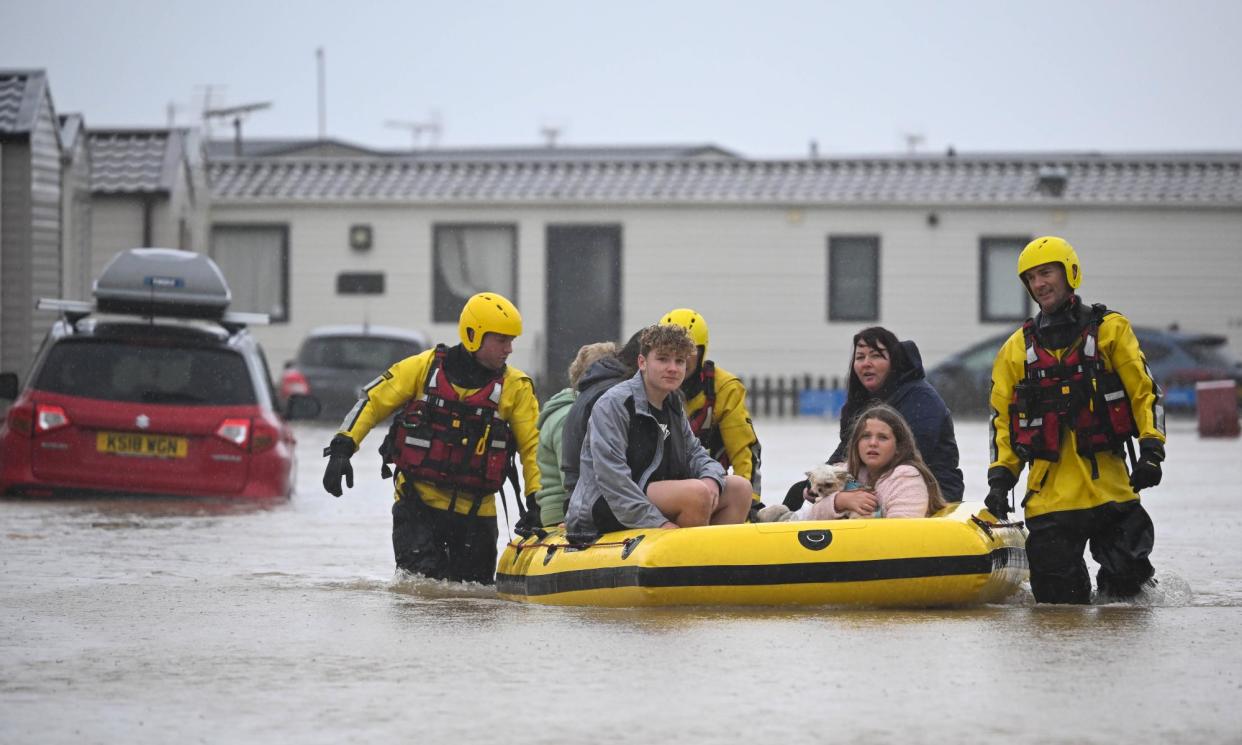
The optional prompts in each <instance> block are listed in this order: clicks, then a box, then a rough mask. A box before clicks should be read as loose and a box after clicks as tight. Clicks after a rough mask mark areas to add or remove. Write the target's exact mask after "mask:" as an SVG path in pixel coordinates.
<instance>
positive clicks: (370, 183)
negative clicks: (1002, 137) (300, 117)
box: [209, 148, 1242, 383]
mask: <svg viewBox="0 0 1242 745" xmlns="http://www.w3.org/2000/svg"><path fill="white" fill-rule="evenodd" d="M619 153H620V154H619ZM648 156H649V157H644V156H641V155H634V154H631V155H630V156H628V157H627V156H626V155H625V154H624V153H621V152H620V151H617V152H613V153H612V154H608V151H600V152H595V153H582V152H579V153H573V152H570V153H565V152H562V151H559V150H552V151H549V150H544V151H542V152H541V151H525V153H524V154H514V153H513V152H511V151H509V152H508V153H507V154H505V155H497V156H495V157H492V158H487V157H480V156H479V155H478V154H476V155H474V156H473V157H464V156H462V155H456V156H454V155H452V154H444V153H439V154H436V153H433V154H426V155H421V156H410V155H408V154H407V155H405V156H404V157H389V158H375V157H368V158H348V157H346V158H339V157H338V158H297V157H284V158H263V157H242V158H233V159H229V160H225V161H219V162H214V163H211V164H210V165H209V177H210V183H211V189H212V204H211V213H210V223H211V231H212V232H211V249H210V250H211V252H212V254H213V255H214V256H215V258H216V259H217V261H219V262H220V263H221V265H222V266H224V267H225V271H226V274H228V275H229V278H230V281H231V282H233V283H234V288H235V292H237V291H238V290H240V292H239V293H238V294H239V295H240V296H241V297H243V298H246V300H245V302H246V303H247V304H248V307H239V308H238V309H239V310H259V311H267V312H271V313H273V315H274V317H275V318H276V319H277V321H278V323H277V324H276V325H274V326H272V327H270V328H267V329H263V330H261V331H260V332H259V333H260V335H261V336H262V337H263V341H264V343H265V344H266V345H267V346H268V348H269V351H270V352H271V354H272V356H273V358H274V361H277V362H278V361H279V360H281V359H284V358H287V357H289V356H291V355H292V353H293V352H294V351H295V349H296V345H297V343H298V341H299V339H300V338H301V336H302V335H303V334H304V333H305V331H306V330H307V329H309V328H311V327H312V326H316V325H320V324H327V323H333V322H342V321H350V322H360V321H363V320H367V319H369V320H370V321H372V322H375V323H386V324H399V325H404V326H409V327H414V328H419V329H422V330H425V331H427V332H429V333H430V334H431V336H432V337H433V338H435V339H438V340H444V341H450V342H451V341H453V340H454V339H455V338H456V317H457V310H458V309H459V308H460V303H461V300H462V299H463V298H464V297H466V296H469V295H470V294H471V293H472V292H474V291H475V290H477V289H480V288H487V289H492V290H496V291H499V292H502V293H504V294H507V295H509V296H510V297H511V298H512V299H513V300H514V301H515V302H516V303H517V304H518V307H519V308H520V309H521V310H522V313H523V317H524V320H525V324H526V332H525V333H524V334H523V338H522V339H521V340H519V342H518V344H517V345H516V351H515V354H514V359H513V361H514V363H515V364H516V365H518V366H519V367H522V368H523V369H526V370H527V371H528V372H531V373H533V374H535V375H536V376H537V377H541V378H544V379H545V380H546V381H547V382H549V383H550V382H553V381H551V380H548V378H550V377H551V378H559V377H560V376H561V375H563V372H562V371H563V370H564V367H565V364H566V363H567V361H568V359H569V357H570V356H572V354H573V352H574V351H575V350H576V349H577V347H578V345H579V344H582V343H585V342H589V341H596V340H599V339H604V338H624V337H626V336H628V334H629V333H630V332H632V331H633V330H636V329H637V328H639V327H640V326H642V325H645V324H648V323H652V322H654V321H656V320H657V319H658V318H659V316H660V315H661V314H662V313H663V312H665V311H667V310H669V309H671V308H675V307H679V306H689V307H693V308H696V309H697V310H699V311H700V312H701V313H703V315H704V316H705V317H706V318H707V321H708V324H709V326H710V328H711V351H710V356H711V357H713V358H715V359H716V360H718V361H719V362H720V363H721V364H722V365H723V366H725V367H726V368H728V369H730V370H731V371H734V372H736V373H739V374H744V375H790V374H798V375H801V374H804V373H813V374H815V375H821V374H827V375H830V376H831V375H840V374H843V373H844V372H845V369H846V364H847V359H848V355H849V349H848V345H849V341H850V338H851V336H852V335H853V334H854V333H855V332H856V331H857V330H858V329H860V328H862V327H864V326H870V325H876V324H879V325H884V326H887V327H889V328H891V329H892V330H893V331H894V332H896V333H897V334H898V336H900V337H902V338H912V339H915V340H916V341H918V343H919V345H920V347H921V348H922V350H923V354H924V359H925V361H926V362H928V363H929V364H930V363H934V362H936V361H937V360H938V359H940V358H941V357H943V356H944V355H946V354H948V353H950V352H952V351H954V350H955V349H957V348H959V347H961V346H963V345H965V344H966V343H968V342H971V341H974V340H976V339H979V338H982V337H984V336H986V335H989V334H993V333H995V332H997V331H998V330H1000V329H1004V328H1012V327H1014V326H1015V325H1016V324H1017V323H1018V322H1019V321H1020V320H1021V319H1022V318H1025V317H1026V316H1027V315H1028V314H1029V312H1030V311H1031V305H1030V303H1029V301H1028V300H1027V298H1026V295H1025V293H1024V291H1023V290H1022V288H1021V286H1020V285H1019V283H1018V281H1017V278H1016V276H1015V269H1014V267H1015V262H1016V257H1017V253H1018V251H1019V250H1020V249H1021V248H1022V246H1023V245H1024V244H1025V243H1026V242H1027V241H1028V240H1029V239H1031V238H1032V237H1035V236H1038V235H1041V234H1048V233H1051V234H1059V235H1063V236H1065V237H1066V238H1067V239H1069V240H1070V241H1071V242H1072V243H1073V244H1075V245H1076V246H1077V248H1078V249H1079V254H1080V256H1081V258H1082V262H1083V267H1084V281H1083V286H1082V288H1081V291H1082V294H1083V296H1084V297H1085V298H1086V299H1088V300H1090V301H1103V302H1106V303H1107V304H1108V305H1109V306H1110V307H1114V308H1117V309H1118V310H1121V311H1123V312H1125V313H1126V314H1127V315H1129V316H1130V317H1131V318H1132V319H1133V320H1134V321H1135V322H1136V323H1141V324H1146V325H1154V326H1163V325H1167V324H1172V323H1177V324H1180V326H1181V327H1182V328H1185V329H1194V330H1199V331H1210V332H1217V333H1223V334H1226V335H1230V336H1232V337H1233V338H1232V342H1233V344H1234V348H1235V349H1237V348H1239V347H1242V294H1240V293H1238V291H1237V285H1238V284H1239V282H1240V281H1242V154H1240V153H1223V154H1142V155H1124V154H1035V155H1020V154H1002V155H986V156H985V155H969V156H968V155H954V154H947V155H944V156H907V157H877V158H832V159H809V160H779V161H772V160H764V161H757V160H744V159H740V158H737V157H733V156H732V155H731V154H729V153H727V151H722V150H719V149H718V148H707V149H699V150H697V151H695V150H684V151H682V152H678V153H673V154H670V153H669V152H663V153H656V154H654V155H652V154H648Z"/></svg>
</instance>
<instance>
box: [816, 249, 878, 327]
mask: <svg viewBox="0 0 1242 745" xmlns="http://www.w3.org/2000/svg"><path fill="white" fill-rule="evenodd" d="M843 241H866V242H868V243H870V245H871V247H872V256H871V258H872V267H871V269H872V275H873V278H872V291H873V297H874V308H873V310H872V311H871V312H870V313H855V314H843V313H840V312H835V311H834V308H833V301H832V294H833V293H832V278H833V277H834V276H836V271H835V267H834V263H833V258H832V254H833V244H834V243H840V242H843ZM880 250H881V241H880V234H879V233H830V234H829V235H828V244H827V247H826V252H825V257H826V259H825V261H826V269H827V273H826V275H825V277H824V280H825V287H824V291H825V295H826V296H827V298H826V299H827V308H826V314H827V319H828V322H829V323H838V322H849V323H857V322H860V321H864V322H865V321H877V322H878V321H879V320H880V290H881V277H880Z"/></svg>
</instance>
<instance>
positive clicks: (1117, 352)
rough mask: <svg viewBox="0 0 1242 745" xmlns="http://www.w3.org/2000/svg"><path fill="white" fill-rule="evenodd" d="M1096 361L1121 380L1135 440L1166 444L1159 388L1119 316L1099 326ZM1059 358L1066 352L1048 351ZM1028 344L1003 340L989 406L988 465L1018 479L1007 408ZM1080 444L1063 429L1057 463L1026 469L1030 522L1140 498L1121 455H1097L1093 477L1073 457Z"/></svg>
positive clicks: (1086, 464) (1019, 337) (1084, 462)
mask: <svg viewBox="0 0 1242 745" xmlns="http://www.w3.org/2000/svg"><path fill="white" fill-rule="evenodd" d="M1098 344H1099V354H1100V360H1101V361H1102V362H1103V363H1104V368H1105V370H1106V371H1115V372H1116V373H1117V374H1118V375H1120V376H1121V381H1122V384H1123V385H1124V386H1125V389H1126V395H1127V396H1129V398H1130V407H1131V409H1132V410H1133V412H1134V423H1135V425H1136V426H1137V428H1138V436H1139V439H1140V440H1142V439H1147V438H1151V439H1155V440H1159V441H1160V442H1164V441H1165V434H1164V402H1163V400H1162V397H1161V392H1160V389H1159V387H1158V386H1157V385H1156V382H1155V380H1154V379H1153V378H1152V375H1151V370H1150V369H1148V367H1147V360H1146V359H1145V358H1144V357H1143V351H1142V349H1140V348H1139V343H1138V338H1137V337H1135V335H1134V330H1133V329H1132V328H1130V322H1129V321H1128V320H1127V319H1126V318H1125V316H1123V315H1121V314H1120V313H1110V314H1108V315H1107V316H1105V317H1104V320H1102V321H1101V322H1100V335H1099V340H1098ZM1049 351H1050V352H1052V354H1053V355H1054V356H1056V357H1057V358H1058V359H1061V358H1062V356H1063V355H1064V353H1065V351H1066V350H1065V349H1054V350H1049ZM1025 360H1026V343H1025V339H1024V337H1023V333H1022V329H1018V330H1017V331H1015V332H1014V333H1013V335H1011V336H1010V337H1009V339H1007V340H1006V341H1005V343H1004V345H1002V346H1001V349H1000V351H999V352H998V353H997V355H996V362H995V363H994V364H993V366H992V393H991V399H990V406H991V417H992V418H991V422H990V433H989V434H990V436H991V444H990V446H991V453H990V457H991V465H990V466H989V468H995V467H997V466H1003V467H1005V468H1007V469H1008V470H1009V472H1010V473H1012V474H1015V475H1020V474H1021V473H1022V467H1023V465H1024V463H1023V461H1022V460H1021V459H1019V458H1018V456H1017V455H1016V454H1015V453H1014V451H1013V448H1012V447H1011V446H1010V441H1009V403H1010V401H1011V400H1012V398H1013V389H1014V386H1015V385H1016V384H1017V383H1018V382H1019V381H1021V380H1022V379H1023V378H1024V377H1025V375H1026V369H1025V366H1024V363H1025ZM1077 447H1078V441H1077V438H1076V437H1075V435H1074V432H1073V430H1072V429H1070V428H1068V427H1066V428H1065V429H1064V432H1063V437H1062V440H1061V447H1060V459H1059V460H1058V461H1056V462H1051V461H1047V460H1040V459H1037V460H1035V461H1034V462H1032V463H1031V464H1030V472H1029V473H1028V474H1027V484H1026V492H1025V497H1024V498H1023V500H1022V501H1023V503H1024V505H1025V507H1026V517H1027V518H1028V519H1029V518H1032V517H1037V516H1039V515H1043V514H1047V513H1049V512H1064V511H1066V510H1082V509H1091V508H1093V507H1098V506H1100V505H1102V504H1105V503H1107V502H1128V501H1131V500H1134V499H1138V495H1137V494H1135V493H1134V490H1133V489H1131V488H1130V477H1129V473H1128V471H1127V470H1126V462H1125V456H1124V454H1117V453H1112V452H1101V453H1097V454H1096V456H1095V457H1096V461H1097V464H1098V466H1099V478H1095V479H1093V478H1091V461H1090V459H1088V458H1085V457H1083V456H1080V455H1079V454H1078V452H1077Z"/></svg>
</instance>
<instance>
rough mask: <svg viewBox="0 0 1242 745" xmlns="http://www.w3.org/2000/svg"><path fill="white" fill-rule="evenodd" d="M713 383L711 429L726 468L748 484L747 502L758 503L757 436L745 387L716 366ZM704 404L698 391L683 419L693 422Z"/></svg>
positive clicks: (700, 392)
mask: <svg viewBox="0 0 1242 745" xmlns="http://www.w3.org/2000/svg"><path fill="white" fill-rule="evenodd" d="M715 381H716V404H715V407H714V410H713V412H712V423H711V425H712V427H714V428H716V429H717V430H719V432H720V439H721V441H722V442H723V443H724V450H725V454H726V455H728V457H729V465H730V466H732V467H733V475H735V476H741V477H742V478H744V479H746V480H747V481H749V482H750V491H751V499H752V500H753V501H755V502H758V501H759V495H760V493H761V490H762V486H763V484H762V480H761V477H760V474H759V468H760V449H759V436H758V435H756V434H755V427H754V425H753V424H752V423H751V420H750V411H749V410H747V408H746V386H745V385H743V384H742V381H741V380H740V379H739V378H738V377H737V376H736V375H734V374H733V373H731V372H729V371H728V370H724V369H722V368H721V367H720V366H719V365H717V366H716V378H715ZM706 403H707V394H706V393H705V392H703V391H699V392H698V393H697V394H695V396H694V398H692V399H690V400H689V401H686V405H685V408H686V418H687V419H691V420H692V419H694V416H695V414H697V413H698V412H699V410H701V409H702V408H703V407H704V406H705V405H706ZM712 455H713V456H715V455H716V454H715V453H712Z"/></svg>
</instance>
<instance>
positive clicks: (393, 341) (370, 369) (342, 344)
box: [280, 324, 430, 419]
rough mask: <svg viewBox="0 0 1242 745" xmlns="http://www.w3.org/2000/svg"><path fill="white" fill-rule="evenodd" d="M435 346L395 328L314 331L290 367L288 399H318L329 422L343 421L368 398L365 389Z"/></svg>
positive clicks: (284, 382)
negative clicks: (304, 396) (398, 364)
mask: <svg viewBox="0 0 1242 745" xmlns="http://www.w3.org/2000/svg"><path fill="white" fill-rule="evenodd" d="M429 346H430V343H429V342H428V341H427V337H426V336H424V335H422V334H420V333H418V332H417V331H411V330H409V329H402V328H396V327H393V326H372V325H370V324H353V325H342V326H320V327H318V328H315V329H311V331H310V333H308V334H307V335H306V338H305V339H303V340H302V344H301V346H300V347H299V349H298V354H297V358H296V359H294V360H290V361H289V362H286V363H285V371H284V375H282V376H281V379H280V396H281V398H282V399H284V398H287V397H288V396H290V395H292V394H296V393H301V394H309V395H313V396H314V397H315V398H317V399H319V402H320V403H321V404H322V407H323V408H322V414H321V415H322V416H323V417H324V418H331V419H342V418H344V416H345V415H346V414H347V413H349V410H350V409H351V408H353V406H354V404H355V403H356V402H357V401H358V399H359V398H361V397H362V388H363V387H364V386H365V385H366V384H367V383H370V382H371V381H372V380H374V379H375V378H376V377H377V376H378V375H379V374H380V373H382V372H383V371H385V370H387V369H388V368H389V367H391V366H392V365H393V363H395V362H399V361H401V360H403V359H405V358H406V357H409V356H410V355H415V354H418V353H419V352H422V351H424V350H425V349H427V348H428V347H429Z"/></svg>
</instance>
